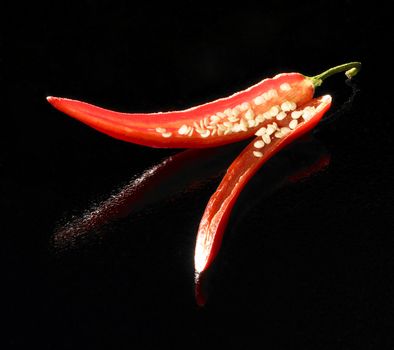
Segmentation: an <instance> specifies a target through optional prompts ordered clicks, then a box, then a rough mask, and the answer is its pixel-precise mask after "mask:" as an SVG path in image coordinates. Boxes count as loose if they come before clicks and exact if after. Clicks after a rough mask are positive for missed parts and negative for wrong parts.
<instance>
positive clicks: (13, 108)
mask: <svg viewBox="0 0 394 350" xmlns="http://www.w3.org/2000/svg"><path fill="white" fill-rule="evenodd" d="M2 15H3V16H2V17H3V20H2V33H1V38H0V39H1V52H0V67H1V71H0V74H1V75H0V79H1V80H0V81H1V85H2V86H3V88H5V89H4V90H3V92H2V94H1V97H0V102H1V111H2V112H1V137H0V142H1V148H0V176H1V177H0V180H1V182H0V191H1V193H0V195H1V196H0V208H1V221H0V230H1V240H2V242H1V245H0V247H1V248H0V249H1V255H2V257H3V258H4V259H5V261H4V263H3V264H2V267H3V268H4V272H3V273H2V275H1V281H2V283H1V285H2V287H1V289H2V291H3V292H4V293H5V295H4V297H3V298H2V300H3V302H4V306H3V307H2V311H1V313H2V318H3V319H4V320H5V321H6V327H3V329H2V331H3V332H4V335H3V336H2V340H1V342H2V343H3V344H5V347H4V348H14V347H18V346H21V345H27V344H29V345H32V344H35V343H37V344H40V346H41V348H43V349H46V348H48V349H49V348H54V349H59V348H70V349H71V348H73V349H76V348H82V347H85V345H86V344H90V345H92V346H96V345H99V344H108V345H111V346H116V347H117V346H119V344H123V345H124V347H128V348H129V347H131V346H133V345H136V344H139V345H141V348H147V347H148V346H149V345H157V346H158V345H163V344H171V345H174V344H177V343H179V344H181V345H183V346H191V345H193V344H197V345H204V346H205V345H206V344H209V343H211V342H212V341H215V342H216V341H217V342H218V343H219V344H222V345H225V344H228V343H231V344H235V343H236V344H238V345H242V346H246V345H247V344H249V343H253V342H254V341H256V340H257V341H258V344H259V345H260V346H261V347H262V348H267V349H282V348H283V349H293V348H296V347H297V346H302V348H304V349H305V348H311V349H353V348H354V349H356V348H357V349H360V348H366V349H383V348H386V347H385V346H387V344H388V343H389V342H390V340H391V338H392V337H393V336H392V334H393V333H392V331H393V324H394V323H393V322H394V317H393V312H394V288H393V287H394V283H393V282H394V281H393V274H394V258H393V256H394V254H393V253H394V238H393V216H392V211H393V205H392V201H393V200H392V186H393V185H392V180H393V161H392V144H393V142H392V132H391V128H392V127H393V122H392V119H393V112H392V107H391V105H392V102H391V100H390V93H391V91H392V87H391V84H392V83H391V80H390V78H389V73H390V64H391V59H390V56H389V54H388V50H389V49H390V47H391V46H392V38H391V35H390V34H389V24H390V21H391V19H390V17H389V11H388V9H386V8H384V7H383V5H381V4H378V3H374V4H373V6H372V5H371V4H368V5H361V4H359V3H358V2H356V1H343V2H335V1H327V2H325V1H313V2H310V3H309V4H308V3H301V2H293V3H292V4H283V3H281V2H275V3H273V4H271V3H268V2H260V3H259V4H250V3H248V2H240V3H233V4H230V3H227V5H226V6H219V5H214V4H213V3H211V4H209V5H204V4H203V3H201V2H197V1H183V2H182V3H181V4H176V5H175V4H169V3H165V4H161V5H158V4H155V3H153V2H145V3H137V2H129V3H127V4H123V3H115V2H99V1H88V0H83V1H79V2H78V4H74V5H72V4H71V3H61V2H56V3H53V4H51V5H44V4H42V3H40V4H37V3H30V4H23V5H22V4H19V3H14V5H12V6H9V7H7V8H6V9H5V11H3V13H2ZM354 60H359V61H362V63H363V70H362V71H361V73H360V74H359V75H358V76H357V78H356V79H355V80H354V83H353V85H352V86H349V85H347V84H345V77H344V76H343V75H342V74H341V75H338V76H336V77H332V78H330V79H329V80H327V82H326V83H325V84H324V86H323V87H321V88H320V89H319V91H318V92H317V94H323V93H329V94H331V95H332V96H333V101H334V102H333V106H332V109H331V110H330V112H329V113H328V118H329V120H330V122H323V123H322V124H321V125H319V127H318V128H317V130H316V132H315V133H314V134H313V136H310V137H309V138H306V139H305V140H304V142H305V144H306V146H305V145H304V146H301V147H300V146H297V145H296V146H291V147H289V148H288V149H287V150H286V151H285V152H283V155H278V157H277V158H275V159H276V160H275V159H272V161H270V163H268V164H267V166H266V168H264V169H262V170H261V171H260V172H259V173H258V174H257V175H256V177H255V179H253V181H252V182H251V183H250V184H249V185H248V187H247V188H246V189H245V192H244V193H243V194H242V196H241V198H240V200H239V201H238V204H237V205H236V207H235V209H234V211H233V215H232V218H231V220H230V223H229V226H228V229H227V232H226V236H225V239H224V242H223V246H222V249H221V251H220V254H219V256H218V258H217V259H216V261H215V263H214V265H213V266H212V268H211V269H210V271H209V273H208V274H207V276H206V279H205V284H204V289H205V292H206V296H207V303H206V306H205V307H203V308H200V307H198V306H197V305H196V302H195V300H194V285H193V278H194V275H193V250H194V243H195V234H196V231H197V228H198V223H199V219H200V218H201V215H202V213H203V210H204V208H205V205H206V203H207V201H208V199H209V197H210V195H211V194H212V192H213V191H214V190H215V188H216V186H217V185H218V183H219V181H220V176H221V174H223V171H225V169H226V165H228V164H229V162H231V159H233V158H234V157H235V156H236V155H237V154H238V152H239V149H240V148H241V147H242V145H238V146H230V147H225V148H223V149H222V150H212V152H213V153H210V152H208V153H205V154H204V155H203V157H202V159H203V160H201V159H200V160H196V161H195V162H194V161H193V162H191V163H189V164H188V165H187V167H188V170H189V171H185V172H181V173H180V174H177V171H174V173H173V175H172V177H171V179H170V180H168V179H164V180H162V179H161V180H159V183H158V185H157V186H156V187H155V188H154V190H153V195H152V192H150V193H151V195H150V197H149V198H144V197H143V198H140V199H139V200H138V201H137V203H136V207H135V208H134V210H133V211H132V212H130V214H129V215H126V216H125V217H123V218H121V219H118V220H115V221H110V222H108V223H106V224H105V225H102V226H100V227H94V228H93V229H91V230H85V231H86V232H85V231H84V234H83V235H82V236H81V237H79V238H77V239H73V240H67V239H65V238H64V237H63V238H62V239H63V241H62V242H61V243H62V244H57V243H56V237H57V236H56V233H57V232H59V230H61V228H62V227H64V225H67V224H68V225H70V222H75V220H77V222H78V220H81V218H83V217H86V215H88V213H90V212H91V211H92V210H94V208H97V207H100V205H102V204H101V203H103V201H104V202H105V201H107V200H108V198H109V197H110V196H111V195H115V194H116V193H118V191H120V190H121V189H122V188H124V186H127V184H129V183H130V181H132V180H133V179H135V178H137V177H138V176H139V175H140V174H141V173H142V172H143V171H145V170H146V169H148V168H150V167H151V166H153V165H155V164H158V163H160V162H161V161H162V160H163V159H165V158H167V157H169V156H171V155H174V154H176V153H178V152H180V150H163V149H149V148H145V147H141V146H136V145H132V144H127V143H124V142H121V141H118V140H115V139H111V138H109V137H107V136H105V135H102V134H100V133H98V132H96V131H94V130H91V129H89V128H88V127H86V126H84V125H82V124H80V123H78V122H76V121H75V120H72V119H71V118H69V117H67V116H65V115H63V114H62V113H60V112H58V111H56V110H55V109H54V108H52V107H51V106H50V105H49V104H48V103H47V102H46V100H45V97H46V96H47V95H54V96H63V97H70V98H76V99H81V100H84V101H88V102H91V103H94V104H96V105H100V106H104V107H107V108H112V109H115V110H120V111H130V112H131V111H133V112H134V111H146V112H152V111H164V110H171V109H183V108H186V107H190V106H192V105H196V104H199V103H202V102H207V101H209V100H212V99H215V98H218V97H222V96H225V95H228V94H230V93H233V92H235V91H238V90H241V89H244V88H246V87H248V86H250V85H252V84H254V83H256V82H258V81H259V80H261V79H263V78H265V77H270V76H273V75H275V74H277V73H280V72H289V71H297V72H302V73H304V74H306V75H314V74H317V73H319V72H321V71H322V70H325V69H326V68H328V67H331V66H333V65H337V64H341V63H345V62H348V61H354ZM214 152H218V154H217V157H218V158H217V159H218V161H217V162H216V161H215V158H209V157H212V155H215V153H214ZM310 153H312V158H313V157H317V158H319V157H321V156H324V157H326V158H327V157H328V158H330V164H329V166H328V167H327V168H325V169H323V170H321V171H319V172H315V173H314V174H313V175H312V176H309V177H306V178H304V179H303V180H302V181H296V182H294V181H293V182H291V181H289V180H286V179H288V177H291V176H295V175H297V173H299V172H300V171H301V172H302V169H304V168H303V167H305V164H304V163H305V157H306V158H308V155H309V156H310ZM204 157H208V158H204ZM204 159H208V160H204ZM303 162H304V163H303ZM192 165H193V166H192ZM210 167H213V170H212V168H210ZM160 181H161V183H160ZM82 231H83V230H82Z"/></svg>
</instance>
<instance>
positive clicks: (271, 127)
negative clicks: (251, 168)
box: [253, 101, 316, 158]
mask: <svg viewBox="0 0 394 350" xmlns="http://www.w3.org/2000/svg"><path fill="white" fill-rule="evenodd" d="M295 108H296V106H295V104H294V105H293V103H292V102H288V101H285V102H283V103H282V104H281V106H280V107H278V106H273V107H271V109H270V110H269V111H268V112H266V113H269V114H270V115H273V116H276V119H277V121H282V120H283V119H285V118H286V116H287V113H286V111H289V112H290V111H292V112H291V114H290V115H291V120H290V121H289V123H288V126H282V127H280V126H278V124H277V123H276V122H273V123H270V124H268V125H266V126H264V127H262V128H260V129H258V130H257V131H256V133H255V135H256V136H259V137H261V140H257V141H255V143H254V144H253V146H254V148H256V149H257V150H256V151H253V155H254V156H255V157H257V158H261V157H262V156H263V152H261V149H262V148H263V147H264V146H265V145H268V144H270V143H271V141H272V138H274V137H275V138H278V139H280V138H282V137H284V136H286V135H287V134H288V133H289V132H290V131H291V130H294V129H295V128H296V127H297V125H298V124H299V123H300V121H299V120H300V118H301V117H302V119H303V121H308V120H310V119H311V118H312V117H313V115H314V114H315V113H316V108H315V107H313V106H308V107H305V108H304V109H303V110H300V111H294V109H295Z"/></svg>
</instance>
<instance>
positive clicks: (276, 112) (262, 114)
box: [156, 83, 300, 138]
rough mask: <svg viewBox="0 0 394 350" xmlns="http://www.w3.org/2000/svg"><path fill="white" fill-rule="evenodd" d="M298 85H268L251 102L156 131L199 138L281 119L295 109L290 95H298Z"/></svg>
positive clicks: (226, 133) (166, 136) (165, 135)
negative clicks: (178, 125)
mask: <svg viewBox="0 0 394 350" xmlns="http://www.w3.org/2000/svg"><path fill="white" fill-rule="evenodd" d="M299 89H300V85H299V83H296V84H293V85H291V84H289V83H283V84H281V85H280V86H279V89H277V90H276V89H270V90H268V91H266V92H264V93H262V94H261V95H258V96H256V97H254V98H253V100H252V101H250V102H243V103H240V104H238V105H236V106H234V107H232V108H226V109H225V110H223V111H219V112H217V113H215V114H214V115H208V116H206V117H204V118H203V119H201V120H199V121H198V122H197V121H194V122H193V124H186V123H185V124H183V125H181V126H180V127H179V128H178V129H177V130H175V131H174V130H168V129H166V128H160V127H158V128H156V132H158V133H159V134H161V136H162V137H165V138H169V137H171V136H173V135H174V134H176V135H177V136H178V137H179V136H184V137H191V136H192V135H195V134H197V135H199V136H200V137H201V138H207V137H210V136H223V135H230V134H233V133H239V132H246V131H249V130H250V129H256V128H257V127H258V126H261V125H262V124H263V125H265V124H268V123H269V122H270V121H273V120H278V121H280V120H283V119H284V118H285V117H286V115H287V114H288V113H290V112H292V111H294V110H295V109H296V108H297V104H296V102H294V101H292V99H294V96H296V95H297V91H299ZM295 119H296V118H295ZM293 124H295V123H293Z"/></svg>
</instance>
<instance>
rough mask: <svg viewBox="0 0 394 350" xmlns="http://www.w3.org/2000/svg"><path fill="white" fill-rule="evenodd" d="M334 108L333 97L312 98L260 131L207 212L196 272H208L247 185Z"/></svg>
mask: <svg viewBox="0 0 394 350" xmlns="http://www.w3.org/2000/svg"><path fill="white" fill-rule="evenodd" d="M330 105H331V96H329V95H326V96H323V97H320V98H315V99H312V100H311V101H309V102H308V103H307V104H305V105H303V106H302V107H301V108H299V109H296V110H294V111H292V112H291V113H289V114H288V115H287V116H286V117H285V118H284V119H281V120H276V121H275V122H272V123H270V124H268V125H267V126H266V127H262V128H260V129H259V130H258V131H257V132H256V135H257V137H256V138H255V139H254V140H253V141H252V142H251V143H250V144H249V145H248V146H247V147H246V148H245V149H244V150H243V151H242V152H241V154H240V155H239V156H238V157H237V158H236V159H235V160H234V162H233V163H232V164H231V165H230V167H229V168H228V170H227V173H226V175H225V176H224V177H223V179H222V181H221V183H220V185H219V187H218V189H217V190H216V192H215V193H214V194H213V195H212V197H211V198H210V200H209V202H208V205H207V207H206V209H205V212H204V214H203V217H202V219H201V222H200V226H199V229H198V234H197V242H196V248H195V255H194V264H195V270H196V273H201V272H202V271H204V270H206V269H207V267H208V266H209V265H210V263H211V262H212V261H213V259H214V258H215V256H216V254H217V252H218V250H219V247H220V245H221V242H222V237H223V233H224V230H225V228H226V225H227V222H228V219H229V217H230V213H231V210H232V208H233V206H234V204H235V201H236V200H237V198H238V196H239V194H240V193H241V191H242V189H243V188H244V187H245V185H246V184H247V182H248V181H249V180H250V179H251V177H252V176H253V175H254V174H255V173H256V172H257V170H259V168H260V167H261V166H262V165H263V164H264V163H265V162H267V161H268V159H270V158H271V157H272V156H273V155H274V154H276V153H277V152H278V151H280V150H281V149H282V148H283V147H285V146H286V145H288V144H289V143H290V142H292V141H293V140H294V139H296V138H298V137H300V136H302V135H304V134H305V133H307V132H308V131H310V130H311V129H312V128H313V127H315V126H316V124H317V123H318V122H319V120H320V119H321V118H322V116H323V114H324V113H325V112H326V111H327V110H328V109H329V107H330Z"/></svg>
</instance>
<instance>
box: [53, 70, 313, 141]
mask: <svg viewBox="0 0 394 350" xmlns="http://www.w3.org/2000/svg"><path fill="white" fill-rule="evenodd" d="M313 94H314V85H313V83H312V82H311V80H310V79H309V78H306V77H305V76H304V75H302V74H299V73H285V74H279V75H277V76H275V77H274V78H271V79H264V80H262V81H261V82H259V83H257V84H255V85H253V86H251V87H250V88H248V89H246V90H244V91H241V92H237V93H235V94H233V95H231V96H229V97H226V98H221V99H218V100H215V101H212V102H209V103H206V104H202V105H199V106H196V107H192V108H188V109H185V110H181V111H172V112H159V113H121V112H115V111H111V110H107V109H104V108H101V107H97V106H94V105H91V104H88V103H86V102H81V101H77V100H71V99H66V98H59V97H52V96H49V97H48V98H47V99H48V101H49V102H50V103H51V104H52V105H53V106H54V107H55V108H57V109H58V110H60V111H62V112H64V113H66V114H68V115H69V116H71V117H73V118H75V119H77V120H79V121H81V122H83V123H85V124H87V125H89V126H91V127H92V128H94V129H96V130H98V131H100V132H103V133H105V134H107V135H109V136H112V137H114V138H116V139H120V140H123V141H127V142H132V143H136V144H139V145H145V146H150V147H157V148H205V147H214V146H220V145H224V144H228V143H232V142H236V141H240V140H243V139H246V138H249V137H251V136H253V134H254V133H255V132H256V130H258V129H259V128H261V127H262V126H264V125H265V124H267V123H268V122H269V121H270V119H272V118H274V117H275V111H276V110H277V108H276V107H279V106H280V105H281V104H283V103H285V102H289V103H291V106H293V107H294V108H295V106H300V105H304V104H305V103H307V102H308V101H310V100H311V99H312V98H313Z"/></svg>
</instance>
